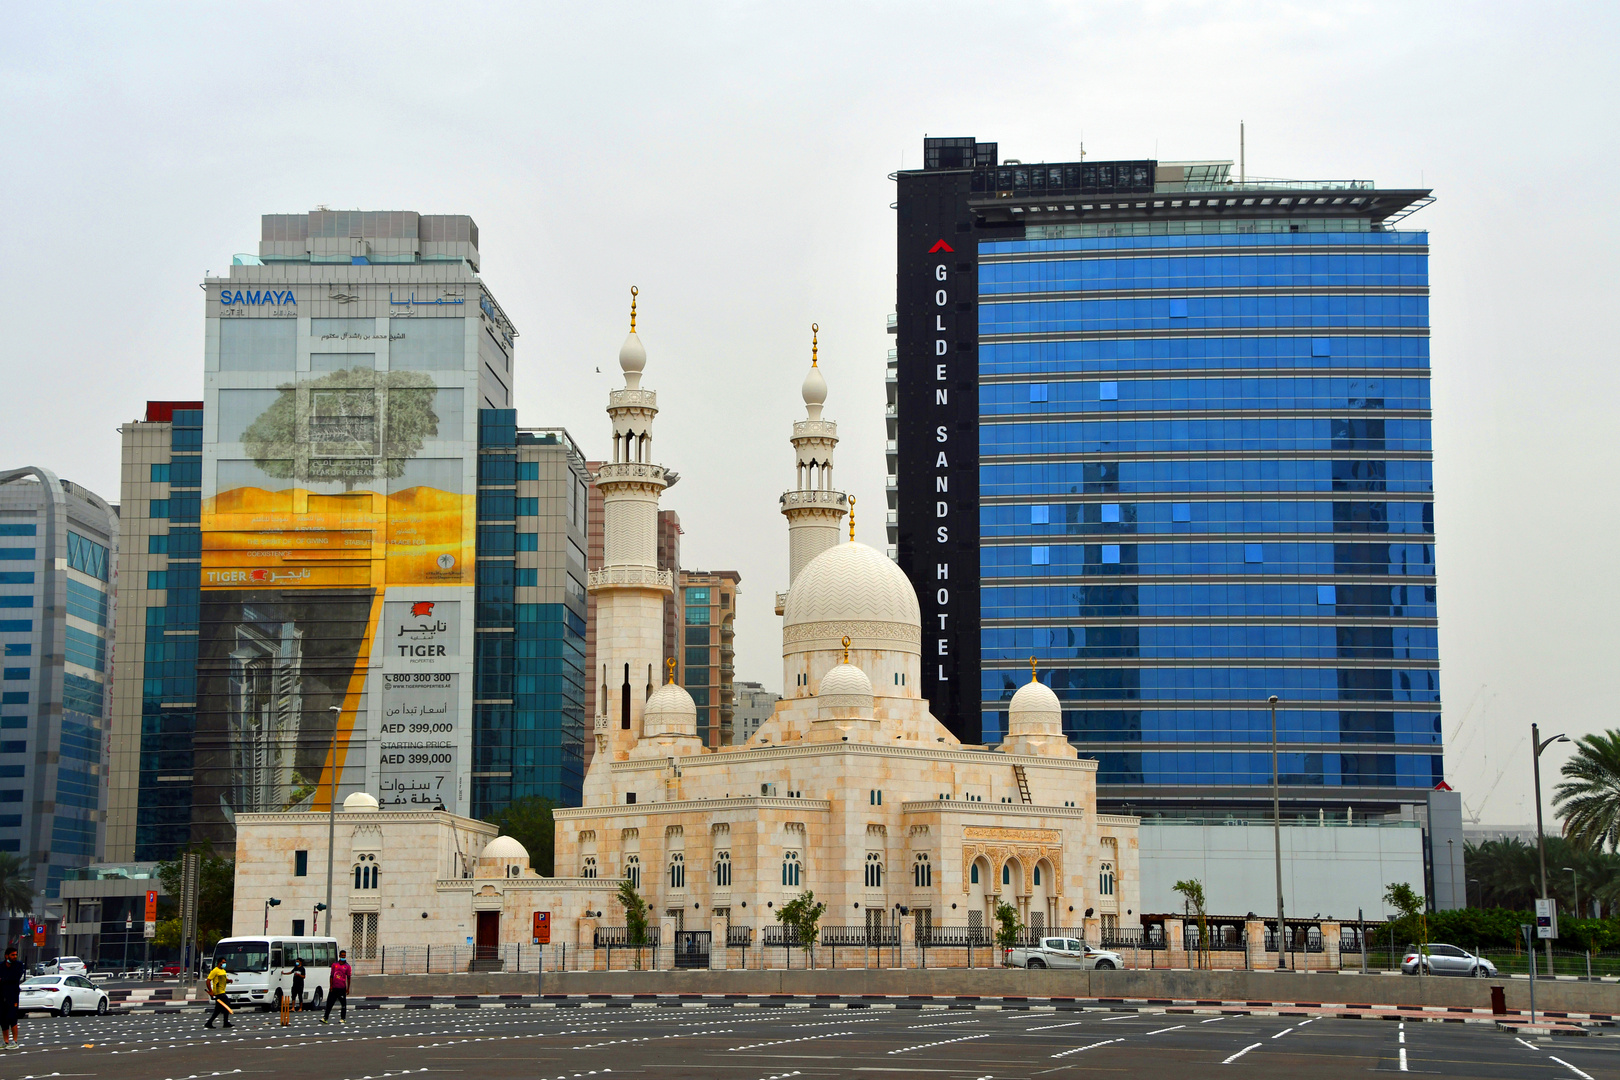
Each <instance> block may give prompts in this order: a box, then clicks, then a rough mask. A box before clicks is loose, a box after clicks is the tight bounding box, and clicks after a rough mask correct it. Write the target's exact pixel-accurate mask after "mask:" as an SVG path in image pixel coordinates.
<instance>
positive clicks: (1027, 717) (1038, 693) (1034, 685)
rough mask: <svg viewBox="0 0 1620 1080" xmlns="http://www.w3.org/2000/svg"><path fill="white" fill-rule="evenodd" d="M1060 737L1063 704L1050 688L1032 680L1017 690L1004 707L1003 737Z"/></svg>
mask: <svg viewBox="0 0 1620 1080" xmlns="http://www.w3.org/2000/svg"><path fill="white" fill-rule="evenodd" d="M1062 734H1063V704H1062V703H1061V702H1060V701H1058V696H1057V694H1055V693H1053V692H1052V688H1051V687H1050V686H1047V685H1046V684H1045V683H1042V682H1038V681H1035V680H1031V681H1030V682H1027V683H1025V684H1024V685H1023V686H1020V687H1019V688H1018V692H1017V693H1016V694H1014V695H1013V697H1012V703H1011V704H1010V705H1009V706H1008V707H1007V737H1008V738H1013V737H1015V736H1018V735H1062Z"/></svg>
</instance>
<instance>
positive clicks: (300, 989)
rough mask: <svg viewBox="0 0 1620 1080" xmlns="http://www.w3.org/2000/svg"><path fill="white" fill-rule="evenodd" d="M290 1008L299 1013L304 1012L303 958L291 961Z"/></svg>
mask: <svg viewBox="0 0 1620 1080" xmlns="http://www.w3.org/2000/svg"><path fill="white" fill-rule="evenodd" d="M289 974H291V975H292V980H293V981H292V1007H293V1008H294V1009H296V1010H297V1011H299V1012H303V1011H304V958H303V957H302V956H300V957H298V958H297V959H295V960H294V961H293V966H292V971H291V972H289Z"/></svg>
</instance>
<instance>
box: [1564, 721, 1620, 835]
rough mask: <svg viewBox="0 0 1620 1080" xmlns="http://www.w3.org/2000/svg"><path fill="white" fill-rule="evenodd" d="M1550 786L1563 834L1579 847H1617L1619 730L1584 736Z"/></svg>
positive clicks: (1619, 780) (1619, 768) (1618, 823)
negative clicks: (1561, 777) (1559, 777)
mask: <svg viewBox="0 0 1620 1080" xmlns="http://www.w3.org/2000/svg"><path fill="white" fill-rule="evenodd" d="M1562 771H1563V775H1564V777H1565V782H1564V783H1562V784H1559V785H1558V786H1557V787H1556V788H1554V789H1553V805H1554V806H1556V807H1557V808H1558V811H1559V813H1560V814H1562V815H1563V818H1564V835H1565V836H1567V837H1568V838H1569V839H1570V840H1572V841H1574V842H1575V843H1576V844H1579V845H1580V846H1582V847H1586V848H1603V847H1608V848H1609V850H1610V851H1615V850H1620V730H1615V731H1608V732H1602V733H1599V734H1596V735H1583V736H1581V737H1580V738H1579V739H1577V740H1576V741H1575V754H1574V756H1573V757H1571V758H1570V759H1569V760H1568V761H1567V762H1565V763H1564V768H1563V770H1562Z"/></svg>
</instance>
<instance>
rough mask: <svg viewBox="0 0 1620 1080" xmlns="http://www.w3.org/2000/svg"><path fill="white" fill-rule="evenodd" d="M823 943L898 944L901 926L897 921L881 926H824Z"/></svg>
mask: <svg viewBox="0 0 1620 1080" xmlns="http://www.w3.org/2000/svg"><path fill="white" fill-rule="evenodd" d="M821 943H822V944H823V945H837V946H850V945H898V944H899V943H900V927H899V926H898V925H896V924H895V923H883V924H882V925H881V926H875V925H874V926H823V927H822V928H821Z"/></svg>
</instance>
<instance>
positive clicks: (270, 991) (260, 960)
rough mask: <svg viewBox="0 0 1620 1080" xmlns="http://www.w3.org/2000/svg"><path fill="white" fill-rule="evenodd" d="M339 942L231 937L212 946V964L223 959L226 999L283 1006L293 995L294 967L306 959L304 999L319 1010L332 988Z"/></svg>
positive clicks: (244, 1003) (274, 1006) (325, 939)
mask: <svg viewBox="0 0 1620 1080" xmlns="http://www.w3.org/2000/svg"><path fill="white" fill-rule="evenodd" d="M337 954H338V943H337V939H336V938H329V937H232V938H222V939H220V942H219V944H217V945H215V946H214V963H215V964H218V963H220V962H221V961H224V963H225V970H226V972H227V974H228V978H227V979H226V981H225V1000H226V1001H227V1002H229V1003H230V1004H231V1005H232V1006H233V1007H235V1006H239V1005H260V1006H264V1007H266V1008H275V1009H280V1008H281V999H282V998H283V997H287V996H290V995H291V994H292V965H293V961H294V960H298V959H302V960H303V961H304V1001H305V1003H307V1004H309V1005H310V1006H311V1007H313V1008H320V1007H321V1006H322V1005H324V1004H325V1002H326V996H327V994H328V993H330V992H331V985H332V961H334V960H336V959H337Z"/></svg>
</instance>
